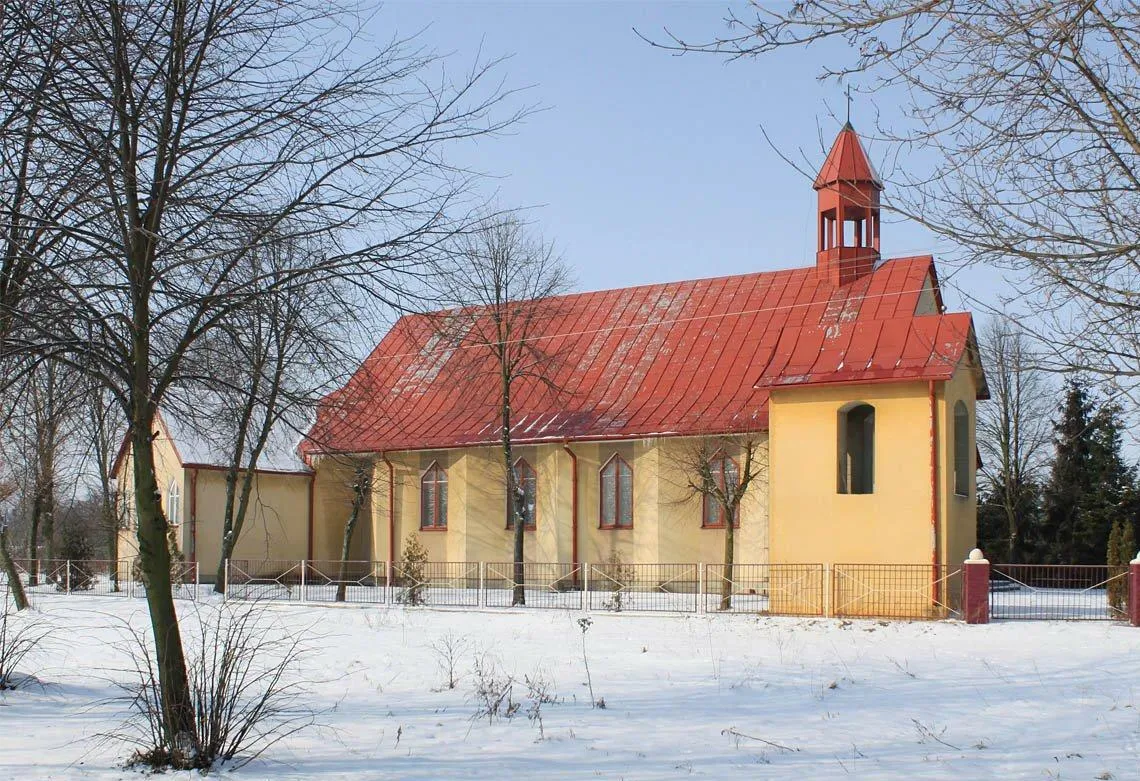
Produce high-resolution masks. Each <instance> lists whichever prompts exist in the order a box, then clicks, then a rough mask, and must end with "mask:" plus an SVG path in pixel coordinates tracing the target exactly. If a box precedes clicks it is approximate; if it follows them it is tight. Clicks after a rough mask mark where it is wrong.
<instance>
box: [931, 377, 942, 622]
mask: <svg viewBox="0 0 1140 781" xmlns="http://www.w3.org/2000/svg"><path fill="white" fill-rule="evenodd" d="M929 388H930V534H931V538H930V578H931V580H930V586H931V596H932V598H933V599H934V601H935V602H941V598H940V597H941V593H940V592H941V589H940V588H939V583H938V402H937V400H936V398H935V393H934V380H930V381H929Z"/></svg>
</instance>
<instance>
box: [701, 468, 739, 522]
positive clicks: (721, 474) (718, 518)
mask: <svg viewBox="0 0 1140 781" xmlns="http://www.w3.org/2000/svg"><path fill="white" fill-rule="evenodd" d="M709 471H710V473H711V475H712V479H713V481H714V483H715V487H714V488H713V490H709V491H706V492H705V494H704V497H703V502H702V507H701V526H703V527H704V528H706V529H723V528H724V521H725V513H724V505H723V504H722V503H721V501H720V497H721V496H727V495H728V494H727V492H729V491H735V490H737V489H738V488H739V486H740V468H739V467H738V466H737V465H736V462H735V461H733V460H732V459H731V458H728V457H727V456H725V455H723V454H718V455H716V456H714V457H713V459H712V461H710V462H709ZM732 526H733V528H734V529H735V528H739V527H740V506H739V505H737V508H736V515H735V516H734V517H733V519H732Z"/></svg>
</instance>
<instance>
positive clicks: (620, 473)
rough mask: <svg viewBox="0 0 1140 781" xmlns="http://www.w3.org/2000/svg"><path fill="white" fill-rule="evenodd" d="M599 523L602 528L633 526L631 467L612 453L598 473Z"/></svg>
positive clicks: (626, 527)
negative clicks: (599, 484) (599, 486)
mask: <svg viewBox="0 0 1140 781" xmlns="http://www.w3.org/2000/svg"><path fill="white" fill-rule="evenodd" d="M598 478H599V482H600V483H601V491H600V492H599V499H600V507H599V512H598V518H599V523H598V525H599V526H601V527H602V528H603V529H628V528H630V527H632V526H633V469H632V468H630V465H629V464H627V463H626V462H625V459H624V458H622V457H621V456H619V455H618V454H617V453H614V454H613V456H611V457H610V460H609V461H607V462H606V463H605V464H604V465H603V466H602V468H601V470H600V472H599V474H598Z"/></svg>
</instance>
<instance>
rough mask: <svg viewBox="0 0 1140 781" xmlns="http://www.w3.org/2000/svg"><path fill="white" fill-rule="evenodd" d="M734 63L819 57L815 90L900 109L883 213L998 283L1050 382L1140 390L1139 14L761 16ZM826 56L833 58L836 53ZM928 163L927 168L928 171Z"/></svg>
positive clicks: (736, 36) (725, 47)
mask: <svg viewBox="0 0 1140 781" xmlns="http://www.w3.org/2000/svg"><path fill="white" fill-rule="evenodd" d="M727 21H728V24H729V33H728V34H727V35H726V36H724V37H721V38H720V39H717V40H712V41H705V42H693V41H690V40H685V39H683V38H682V37H681V36H680V35H677V34H667V35H666V39H665V40H664V41H663V42H660V43H659V44H658V45H662V46H667V47H670V48H674V49H680V50H682V51H701V52H713V53H717V54H721V55H724V56H728V57H737V58H738V57H745V58H752V57H770V56H772V55H774V54H775V53H777V52H779V51H780V50H783V49H800V48H806V47H809V46H811V47H812V51H813V52H818V53H819V55H820V57H821V63H822V64H821V70H820V77H821V78H825V79H833V80H837V81H841V82H845V83H847V84H848V85H850V86H852V87H854V88H855V90H856V92H862V93H865V94H869V95H871V96H873V97H877V98H879V99H880V100H881V101H882V103H883V104H884V105H891V106H892V107H894V106H897V111H895V110H892V111H890V112H889V113H885V114H883V115H882V121H881V122H880V124H879V127H878V132H879V136H880V138H881V140H883V141H885V142H887V143H888V144H890V145H892V146H893V147H894V148H895V152H896V153H897V154H899V155H903V154H906V153H907V152H914V153H916V154H912V155H907V158H906V161H907V164H906V165H904V166H900V167H899V169H898V170H897V171H896V172H895V173H894V175H892V176H889V177H888V178H889V179H890V183H891V187H890V188H889V190H888V191H889V192H890V193H892V196H891V199H890V200H889V201H888V202H887V203H886V204H885V206H886V208H890V209H893V210H894V211H896V212H898V213H901V214H903V215H905V216H908V217H911V218H913V219H916V220H918V221H919V222H921V223H922V224H923V225H925V226H926V227H927V228H929V229H930V230H931V231H933V232H934V233H935V234H936V235H938V236H939V237H942V238H945V239H947V240H949V241H950V242H951V243H952V245H953V246H954V247H957V248H959V252H958V259H960V260H962V261H963V262H986V263H991V264H994V265H996V266H998V267H1000V268H1005V269H1007V270H1008V273H1009V274H1010V278H1011V281H1012V282H1013V283H1015V290H1014V294H1013V296H1012V298H1013V299H1015V300H1016V301H1017V303H1018V305H1019V310H1020V312H1021V313H1022V314H1024V316H1023V317H1020V318H1019V322H1020V324H1021V326H1022V327H1023V328H1025V329H1029V330H1030V331H1031V332H1032V333H1033V334H1034V335H1035V336H1038V337H1041V338H1040V341H1041V342H1042V344H1043V345H1045V346H1047V347H1049V348H1050V350H1049V351H1048V353H1046V354H1044V355H1042V356H1041V358H1042V359H1043V360H1046V359H1047V361H1048V364H1049V366H1050V367H1051V368H1057V369H1064V370H1069V369H1080V370H1087V371H1090V372H1095V373H1098V374H1099V375H1101V376H1104V377H1117V378H1122V379H1124V380H1131V379H1134V378H1136V377H1138V376H1140V308H1138V304H1137V300H1136V297H1135V294H1134V291H1135V290H1137V289H1138V287H1140V229H1138V226H1140V222H1138V221H1137V220H1136V217H1135V215H1136V213H1137V209H1138V208H1140V134H1138V132H1137V117H1138V116H1140V56H1138V55H1137V51H1140V8H1138V7H1137V5H1136V4H1135V3H1134V2H1130V0H1057V1H1056V2H1048V3H1022V2H1016V0H977V1H976V2H968V3H949V2H927V1H926V0H887V1H886V2H870V1H869V0H805V1H804V2H797V3H793V4H772V3H761V2H758V1H757V2H753V3H751V5H750V8H749V10H747V11H740V12H736V13H733V14H732V15H731V16H730V17H729V18H728V20H727ZM828 42H830V43H832V44H834V45H833V46H828V45H826V44H827V43H828ZM919 152H921V153H922V154H918V153H919Z"/></svg>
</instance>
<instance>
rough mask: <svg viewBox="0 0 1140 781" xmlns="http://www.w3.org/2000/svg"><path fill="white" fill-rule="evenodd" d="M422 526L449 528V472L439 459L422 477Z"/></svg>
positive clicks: (422, 527)
mask: <svg viewBox="0 0 1140 781" xmlns="http://www.w3.org/2000/svg"><path fill="white" fill-rule="evenodd" d="M420 528H421V529H446V528H447V472H445V471H443V467H441V466H440V465H439V462H438V461H433V462H432V465H431V466H429V467H428V468H427V471H426V472H424V475H423V477H421V478H420Z"/></svg>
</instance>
